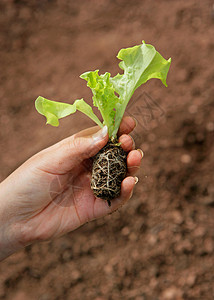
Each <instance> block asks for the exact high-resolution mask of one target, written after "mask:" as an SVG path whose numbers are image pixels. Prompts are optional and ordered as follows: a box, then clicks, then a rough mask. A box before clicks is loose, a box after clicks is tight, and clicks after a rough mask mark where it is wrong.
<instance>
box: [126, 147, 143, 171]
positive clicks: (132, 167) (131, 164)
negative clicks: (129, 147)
mask: <svg viewBox="0 0 214 300" xmlns="http://www.w3.org/2000/svg"><path fill="white" fill-rule="evenodd" d="M142 158H143V151H142V150H141V149H138V150H133V151H130V152H129V154H128V156H127V169H128V174H129V175H132V176H133V175H135V174H136V173H137V171H138V170H139V168H140V164H141V160H142Z"/></svg>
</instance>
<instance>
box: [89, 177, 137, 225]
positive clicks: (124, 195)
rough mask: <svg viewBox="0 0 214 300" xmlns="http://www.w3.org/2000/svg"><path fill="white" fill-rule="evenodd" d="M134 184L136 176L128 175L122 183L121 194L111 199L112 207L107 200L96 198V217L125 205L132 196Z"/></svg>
mask: <svg viewBox="0 0 214 300" xmlns="http://www.w3.org/2000/svg"><path fill="white" fill-rule="evenodd" d="M134 186H135V178H133V177H126V178H125V179H124V180H123V181H122V184H121V194H120V196H119V197H118V198H116V199H113V200H112V201H111V206H110V207H109V205H108V203H107V201H105V200H102V199H100V198H96V199H95V202H94V219H97V218H101V217H104V216H106V215H108V214H110V213H112V212H113V211H115V210H117V209H118V208H119V207H121V206H123V205H124V204H125V203H126V202H127V201H128V200H129V199H130V198H131V196H132V193H133V188H134Z"/></svg>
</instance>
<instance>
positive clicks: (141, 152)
mask: <svg viewBox="0 0 214 300" xmlns="http://www.w3.org/2000/svg"><path fill="white" fill-rule="evenodd" d="M137 151H139V152H140V154H141V158H143V156H144V153H143V150H141V149H137Z"/></svg>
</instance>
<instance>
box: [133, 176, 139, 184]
mask: <svg viewBox="0 0 214 300" xmlns="http://www.w3.org/2000/svg"><path fill="white" fill-rule="evenodd" d="M134 181H135V184H137V183H138V181H139V179H138V177H137V176H135V177H134Z"/></svg>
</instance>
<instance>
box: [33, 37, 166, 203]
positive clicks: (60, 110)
mask: <svg viewBox="0 0 214 300" xmlns="http://www.w3.org/2000/svg"><path fill="white" fill-rule="evenodd" d="M117 57H118V58H119V59H120V60H121V62H120V63H119V67H120V68H121V69H122V70H123V74H117V75H116V76H114V77H111V74H110V73H108V72H106V73H105V74H102V75H99V70H95V71H89V72H85V73H83V74H82V75H81V76H80V77H81V78H82V79H84V80H86V81H87V86H88V87H90V89H91V90H92V93H93V104H94V106H95V107H97V108H98V109H99V111H100V113H101V115H102V118H103V121H102V122H101V121H100V120H99V119H98V117H97V116H96V115H95V114H94V112H93V110H92V108H91V107H90V105H88V104H87V103H86V102H85V101H84V100H83V99H80V100H76V101H75V102H74V103H73V104H68V103H62V102H56V101H51V100H48V99H46V98H44V97H41V96H40V97H38V98H37V99H36V103H35V105H36V109H37V111H38V112H39V113H40V114H42V115H44V116H45V117H46V119H47V124H50V125H53V126H58V125H59V119H61V118H64V117H66V116H69V115H71V114H73V113H75V112H76V111H77V110H79V111H81V112H82V113H84V114H85V115H87V116H88V117H89V118H91V119H92V120H93V121H94V122H95V123H96V124H98V125H99V126H100V127H103V126H104V125H107V127H108V134H109V142H108V143H107V145H106V146H105V147H104V148H103V149H101V150H100V151H99V152H98V153H97V154H96V156H95V157H94V159H93V168H92V179H91V188H92V190H93V192H94V194H95V196H96V197H99V198H102V199H105V200H107V201H108V204H109V205H111V200H112V199H114V198H116V197H118V196H119V194H120V189H121V182H122V180H123V179H124V178H125V176H126V171H127V165H126V156H127V154H126V153H125V151H124V150H123V149H122V147H121V146H120V144H119V143H117V132H118V129H119V126H120V123H121V120H122V118H123V115H124V112H125V109H126V107H127V105H128V103H129V100H130V99H131V97H132V95H133V93H134V91H135V90H136V89H137V88H138V87H139V86H141V85H142V84H143V83H145V82H147V81H148V80H149V79H151V78H157V79H160V80H161V81H162V83H163V84H164V85H165V86H167V84H166V77H167V73H168V71H169V67H170V64H171V59H170V58H169V59H168V60H166V59H164V58H163V57H162V56H161V55H160V54H159V53H158V52H157V51H156V50H155V48H154V47H153V46H151V45H148V44H145V42H143V43H142V44H141V45H138V46H134V47H131V48H127V49H121V50H120V51H119V53H118V56H117Z"/></svg>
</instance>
